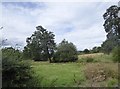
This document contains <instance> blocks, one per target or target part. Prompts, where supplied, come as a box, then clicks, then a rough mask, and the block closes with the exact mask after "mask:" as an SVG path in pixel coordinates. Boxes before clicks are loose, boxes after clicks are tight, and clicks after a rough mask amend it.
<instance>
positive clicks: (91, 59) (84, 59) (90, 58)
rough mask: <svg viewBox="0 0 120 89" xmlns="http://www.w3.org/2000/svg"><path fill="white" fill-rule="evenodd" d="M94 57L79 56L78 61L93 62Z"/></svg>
mask: <svg viewBox="0 0 120 89" xmlns="http://www.w3.org/2000/svg"><path fill="white" fill-rule="evenodd" d="M93 61H94V58H92V57H85V58H81V59H80V62H93Z"/></svg>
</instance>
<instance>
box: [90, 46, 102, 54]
mask: <svg viewBox="0 0 120 89" xmlns="http://www.w3.org/2000/svg"><path fill="white" fill-rule="evenodd" d="M91 51H92V52H93V53H98V52H100V51H101V47H96V46H95V47H93V48H92V50H91Z"/></svg>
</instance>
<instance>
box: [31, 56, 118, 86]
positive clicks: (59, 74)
mask: <svg viewBox="0 0 120 89" xmlns="http://www.w3.org/2000/svg"><path fill="white" fill-rule="evenodd" d="M86 56H90V57H92V58H93V59H94V60H99V61H98V62H97V63H96V62H93V63H87V62H79V60H80V59H79V60H78V62H69V63H49V62H34V61H32V62H31V63H32V68H33V71H34V76H36V78H37V80H35V81H34V82H32V84H33V85H34V83H36V84H35V85H37V86H38V87H39V86H44V87H82V86H83V87H86V86H87V87H90V86H103V87H104V86H114V85H116V84H117V82H116V79H117V77H114V76H118V75H116V74H118V73H117V72H118V64H117V63H112V61H111V56H110V55H105V54H92V55H79V58H85V57H86ZM100 59H101V61H100ZM97 69H100V70H101V69H102V70H104V71H106V75H108V76H107V77H108V79H106V80H105V81H101V82H92V81H91V80H90V79H87V77H86V74H85V71H86V73H87V75H88V76H89V75H91V73H92V72H91V70H92V71H96V70H97ZM96 73H97V72H96ZM113 77H114V79H113ZM109 79H111V80H109ZM91 84H93V85H91Z"/></svg>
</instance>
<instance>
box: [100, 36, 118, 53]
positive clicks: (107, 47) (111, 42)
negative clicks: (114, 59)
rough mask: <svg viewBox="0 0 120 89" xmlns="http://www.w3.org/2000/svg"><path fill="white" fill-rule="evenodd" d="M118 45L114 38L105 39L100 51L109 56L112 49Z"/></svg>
mask: <svg viewBox="0 0 120 89" xmlns="http://www.w3.org/2000/svg"><path fill="white" fill-rule="evenodd" d="M117 45H118V41H117V39H116V38H112V39H107V40H106V41H104V42H103V44H102V45H101V46H102V51H103V52H104V53H106V54H109V53H111V52H112V50H113V49H114V47H116V46H117Z"/></svg>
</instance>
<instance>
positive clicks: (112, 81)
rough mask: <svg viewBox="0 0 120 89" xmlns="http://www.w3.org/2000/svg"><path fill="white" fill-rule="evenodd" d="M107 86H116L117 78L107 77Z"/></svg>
mask: <svg viewBox="0 0 120 89" xmlns="http://www.w3.org/2000/svg"><path fill="white" fill-rule="evenodd" d="M107 86H108V87H115V86H118V80H117V79H109V81H108V83H107Z"/></svg>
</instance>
